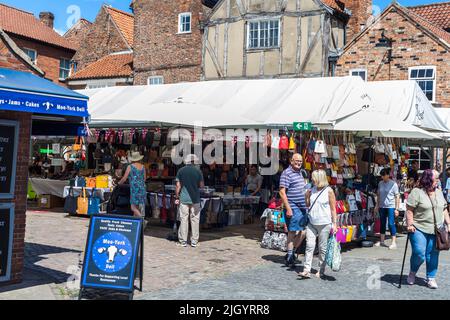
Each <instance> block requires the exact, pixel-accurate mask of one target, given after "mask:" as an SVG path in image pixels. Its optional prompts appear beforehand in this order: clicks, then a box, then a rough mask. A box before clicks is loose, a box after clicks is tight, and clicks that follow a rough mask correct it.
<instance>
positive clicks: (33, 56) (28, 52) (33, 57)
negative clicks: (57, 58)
mask: <svg viewBox="0 0 450 320" xmlns="http://www.w3.org/2000/svg"><path fill="white" fill-rule="evenodd" d="M22 51H23V52H25V54H26V55H27V56H29V57H30V59H31V61H32V62H33V63H34V64H36V59H37V52H36V50H33V49H27V48H23V49H22Z"/></svg>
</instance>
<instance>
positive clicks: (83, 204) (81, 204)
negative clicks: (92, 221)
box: [77, 188, 89, 214]
mask: <svg viewBox="0 0 450 320" xmlns="http://www.w3.org/2000/svg"><path fill="white" fill-rule="evenodd" d="M88 207H89V199H88V198H87V197H86V189H85V188H83V189H82V191H81V194H80V196H79V197H78V199H77V213H78V214H87V213H88Z"/></svg>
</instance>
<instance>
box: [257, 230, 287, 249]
mask: <svg viewBox="0 0 450 320" xmlns="http://www.w3.org/2000/svg"><path fill="white" fill-rule="evenodd" d="M261 247H262V248H266V249H272V250H278V251H283V252H286V251H287V234H286V233H284V232H273V231H266V232H264V236H263V238H262V241H261Z"/></svg>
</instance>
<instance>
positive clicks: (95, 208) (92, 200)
mask: <svg viewBox="0 0 450 320" xmlns="http://www.w3.org/2000/svg"><path fill="white" fill-rule="evenodd" d="M95 191H96V190H95V188H93V189H92V194H91V196H90V197H89V200H88V212H87V213H88V214H98V213H100V198H99V197H97V196H96V195H95Z"/></svg>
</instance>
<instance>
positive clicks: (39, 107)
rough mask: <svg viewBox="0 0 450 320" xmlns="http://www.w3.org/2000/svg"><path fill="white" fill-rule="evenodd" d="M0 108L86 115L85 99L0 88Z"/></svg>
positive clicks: (65, 114) (75, 115)
mask: <svg viewBox="0 0 450 320" xmlns="http://www.w3.org/2000/svg"><path fill="white" fill-rule="evenodd" d="M0 110H10V111H20V112H31V113H42V114H51V115H61V116H74V117H88V116H89V113H88V107H87V101H86V100H83V99H75V98H69V97H67V98H66V97H61V96H52V95H45V94H43V95H40V94H33V93H25V92H16V91H8V90H0Z"/></svg>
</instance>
